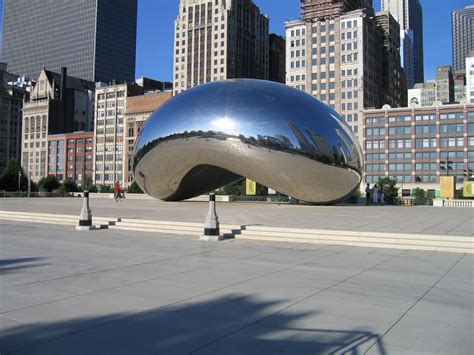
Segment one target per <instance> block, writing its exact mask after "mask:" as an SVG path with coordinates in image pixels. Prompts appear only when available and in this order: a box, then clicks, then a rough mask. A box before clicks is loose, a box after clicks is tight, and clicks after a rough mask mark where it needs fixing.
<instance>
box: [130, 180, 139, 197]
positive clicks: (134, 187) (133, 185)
mask: <svg viewBox="0 0 474 355" xmlns="http://www.w3.org/2000/svg"><path fill="white" fill-rule="evenodd" d="M127 192H128V193H132V194H142V193H143V191H142V189H141V188H140V186H138V184H137V182H136V181H135V180H134V181H133V182H132V183H131V184H130V186H129V187H128V190H127Z"/></svg>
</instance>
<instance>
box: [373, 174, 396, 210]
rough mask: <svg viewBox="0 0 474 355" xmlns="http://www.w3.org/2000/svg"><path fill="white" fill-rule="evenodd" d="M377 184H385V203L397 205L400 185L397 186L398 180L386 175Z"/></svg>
mask: <svg viewBox="0 0 474 355" xmlns="http://www.w3.org/2000/svg"><path fill="white" fill-rule="evenodd" d="M377 185H378V186H380V185H382V186H383V191H384V200H385V204H387V205H396V204H397V202H398V187H397V186H396V185H397V181H396V180H394V179H390V178H389V177H385V178H383V179H380V180H379V182H378V183H377Z"/></svg>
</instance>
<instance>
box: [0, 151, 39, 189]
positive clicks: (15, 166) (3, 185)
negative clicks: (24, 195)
mask: <svg viewBox="0 0 474 355" xmlns="http://www.w3.org/2000/svg"><path fill="white" fill-rule="evenodd" d="M18 173H21V178H20V189H21V190H28V177H27V176H26V173H25V172H24V170H23V168H22V167H21V165H20V162H19V161H18V160H16V159H10V160H9V161H8V162H7V165H6V166H5V171H4V172H3V175H2V176H1V177H0V190H5V191H17V190H18ZM31 186H32V188H33V184H32V185H31Z"/></svg>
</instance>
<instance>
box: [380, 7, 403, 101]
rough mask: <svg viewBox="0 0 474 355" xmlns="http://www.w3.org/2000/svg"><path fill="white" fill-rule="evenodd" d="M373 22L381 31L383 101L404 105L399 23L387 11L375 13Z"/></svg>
mask: <svg viewBox="0 0 474 355" xmlns="http://www.w3.org/2000/svg"><path fill="white" fill-rule="evenodd" d="M375 23H376V25H377V26H378V27H379V28H380V29H381V30H382V31H383V47H382V60H383V66H382V68H383V69H382V77H381V80H382V87H383V102H384V103H385V104H388V105H390V106H392V107H397V106H406V104H407V79H406V76H405V73H404V71H403V69H402V62H401V58H400V25H399V24H398V22H397V21H396V20H395V18H394V17H393V16H392V15H391V14H390V12H388V11H383V12H378V13H376V14H375Z"/></svg>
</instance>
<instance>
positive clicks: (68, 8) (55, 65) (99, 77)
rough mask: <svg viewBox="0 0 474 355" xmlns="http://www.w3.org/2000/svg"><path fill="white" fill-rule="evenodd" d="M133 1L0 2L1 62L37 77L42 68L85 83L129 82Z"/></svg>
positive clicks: (133, 34)
mask: <svg viewBox="0 0 474 355" xmlns="http://www.w3.org/2000/svg"><path fill="white" fill-rule="evenodd" d="M136 25H137V0H114V1H109V0H81V1H30V0H4V1H3V45H2V61H4V62H6V63H8V65H9V68H10V70H11V71H12V72H13V73H18V74H26V75H27V76H29V77H32V78H36V77H38V75H39V73H40V71H41V69H42V68H43V67H44V66H45V67H47V68H48V69H49V70H53V71H59V70H60V68H61V67H67V68H68V71H69V74H70V75H72V76H74V77H77V78H81V79H85V80H88V81H94V82H97V81H103V82H109V81H112V80H113V79H116V80H117V81H119V82H122V81H133V80H134V76H135V45H136Z"/></svg>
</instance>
